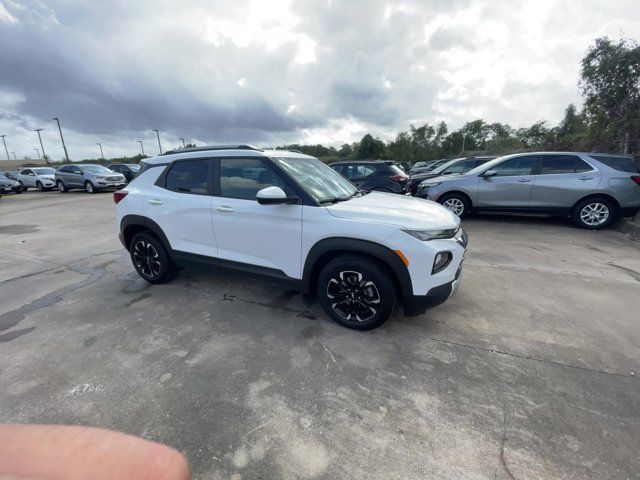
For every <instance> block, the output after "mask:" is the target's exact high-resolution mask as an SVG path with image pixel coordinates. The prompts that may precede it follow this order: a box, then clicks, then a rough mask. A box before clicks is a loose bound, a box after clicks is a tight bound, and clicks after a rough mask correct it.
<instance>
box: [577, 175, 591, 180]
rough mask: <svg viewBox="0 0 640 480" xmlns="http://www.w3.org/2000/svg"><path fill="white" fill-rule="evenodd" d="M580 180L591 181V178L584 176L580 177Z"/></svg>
mask: <svg viewBox="0 0 640 480" xmlns="http://www.w3.org/2000/svg"><path fill="white" fill-rule="evenodd" d="M580 180H593V177H590V176H588V175H585V176H584V177H580Z"/></svg>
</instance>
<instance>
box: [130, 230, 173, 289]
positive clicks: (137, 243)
mask: <svg viewBox="0 0 640 480" xmlns="http://www.w3.org/2000/svg"><path fill="white" fill-rule="evenodd" d="M129 253H130V255H131V261H132V262H133V266H134V268H135V269H136V271H137V272H138V275H140V276H141V277H142V278H144V279H145V280H146V281H147V282H149V283H156V284H159V283H166V282H168V281H170V280H172V279H173V278H174V277H175V276H176V274H177V273H178V269H177V267H176V266H175V265H174V264H173V262H172V261H171V258H169V254H168V253H167V251H166V250H165V248H164V246H163V245H162V242H161V241H160V240H159V239H158V237H156V236H155V235H153V234H152V233H149V232H141V233H138V234H136V235H134V237H133V238H132V239H131V243H130V244H129Z"/></svg>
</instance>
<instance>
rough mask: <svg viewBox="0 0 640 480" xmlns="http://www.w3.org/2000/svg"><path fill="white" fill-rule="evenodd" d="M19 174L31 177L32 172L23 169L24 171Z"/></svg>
mask: <svg viewBox="0 0 640 480" xmlns="http://www.w3.org/2000/svg"><path fill="white" fill-rule="evenodd" d="M20 173H21V174H22V175H33V172H32V171H31V170H29V169H28V168H25V169H24V170H21V171H20Z"/></svg>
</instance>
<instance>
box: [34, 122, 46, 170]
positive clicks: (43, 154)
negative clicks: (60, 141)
mask: <svg viewBox="0 0 640 480" xmlns="http://www.w3.org/2000/svg"><path fill="white" fill-rule="evenodd" d="M41 130H42V128H36V129H35V130H34V132H38V140H40V148H41V149H42V157H43V158H44V161H45V163H46V164H47V165H49V161H48V160H47V154H46V153H44V145H42V137H41V136H40V131H41Z"/></svg>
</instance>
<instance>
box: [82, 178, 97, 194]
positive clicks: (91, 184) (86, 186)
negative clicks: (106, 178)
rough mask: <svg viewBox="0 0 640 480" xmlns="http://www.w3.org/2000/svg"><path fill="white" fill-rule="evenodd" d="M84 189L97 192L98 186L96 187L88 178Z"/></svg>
mask: <svg viewBox="0 0 640 480" xmlns="http://www.w3.org/2000/svg"><path fill="white" fill-rule="evenodd" d="M84 189H85V190H86V191H87V192H88V193H96V187H94V186H93V183H91V182H89V181H88V180H87V181H86V182H84Z"/></svg>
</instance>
